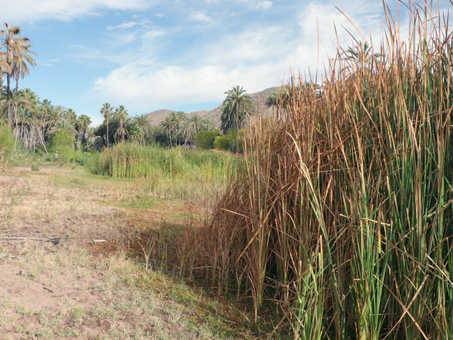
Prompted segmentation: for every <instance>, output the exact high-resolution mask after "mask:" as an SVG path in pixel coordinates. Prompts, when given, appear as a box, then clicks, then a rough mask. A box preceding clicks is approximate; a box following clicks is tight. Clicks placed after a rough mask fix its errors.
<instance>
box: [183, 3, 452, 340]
mask: <svg viewBox="0 0 453 340" xmlns="http://www.w3.org/2000/svg"><path fill="white" fill-rule="evenodd" d="M408 6H409V7H410V9H411V26H410V38H409V40H408V41H403V39H401V37H400V36H399V33H398V32H399V29H398V25H397V23H395V22H394V21H393V19H392V16H391V14H390V13H389V12H388V11H386V19H387V25H388V27H387V28H388V29H387V32H388V33H387V35H386V39H385V44H384V45H382V46H381V48H380V50H379V51H368V52H367V51H364V50H362V51H361V53H359V54H358V57H356V58H352V57H349V58H346V57H345V53H344V52H343V50H342V49H341V48H339V50H338V51H339V52H338V56H337V58H335V59H333V60H332V64H331V66H330V69H329V70H328V71H327V72H326V75H325V76H324V79H325V80H324V83H323V85H322V89H321V90H319V89H318V88H317V86H315V84H314V82H311V85H310V86H307V85H306V82H305V81H303V80H302V79H293V82H292V83H291V84H290V86H288V87H287V88H288V89H289V90H288V91H290V93H289V94H290V96H289V97H290V101H289V103H288V101H286V104H285V106H283V107H280V108H279V110H278V112H279V115H280V117H275V118H274V119H270V118H261V119H258V120H257V121H256V124H254V125H252V126H250V128H249V129H250V131H249V135H250V136H252V137H251V138H250V140H246V141H245V144H244V164H243V167H241V168H240V169H241V171H239V172H238V174H237V176H236V178H235V180H234V181H233V182H232V183H231V185H230V187H229V188H228V190H227V192H226V194H225V195H224V196H223V197H222V199H221V200H220V201H219V203H218V207H217V209H216V210H215V213H214V215H213V218H212V223H211V224H210V225H208V226H207V227H206V228H204V229H203V230H202V231H201V232H199V233H197V234H196V235H195V236H194V235H192V236H190V237H187V239H188V240H187V241H188V243H187V244H188V245H189V247H190V248H191V249H192V260H191V261H190V263H191V266H190V271H191V273H192V272H193V271H196V272H197V273H198V274H201V275H203V276H204V277H205V278H206V279H207V281H208V282H209V283H210V285H211V286H212V287H213V288H215V289H217V290H218V291H219V292H236V293H237V294H238V295H240V296H245V297H249V298H251V299H252V300H253V304H254V309H255V315H256V316H257V317H258V316H259V313H260V311H261V310H265V309H266V307H268V306H269V305H271V306H274V307H273V308H274V310H275V309H277V310H278V318H279V319H278V321H279V322H278V323H277V324H278V326H277V327H276V328H277V329H276V332H280V331H283V332H286V334H290V336H291V337H293V338H297V339H337V340H340V339H361V340H364V339H408V340H411V339H451V338H453V283H452V280H453V254H452V247H453V246H452V236H453V213H452V211H453V209H452V202H453V193H452V183H453V172H452V169H453V157H452V146H453V139H452V136H451V129H452V123H451V116H452V111H453V107H452V100H453V94H452V90H453V88H452V86H453V85H452V80H453V79H452V75H453V74H452V72H453V67H452V34H451V33H450V31H449V29H448V17H447V16H443V15H442V13H436V10H434V11H432V12H431V11H430V9H429V8H427V6H426V5H424V4H422V5H418V4H408ZM430 13H431V14H430ZM359 46H360V45H359ZM359 51H360V49H359ZM365 52H367V53H365ZM376 52H379V55H377V53H376ZM186 263H187V260H186ZM197 268H198V270H197ZM280 334H282V333H280Z"/></svg>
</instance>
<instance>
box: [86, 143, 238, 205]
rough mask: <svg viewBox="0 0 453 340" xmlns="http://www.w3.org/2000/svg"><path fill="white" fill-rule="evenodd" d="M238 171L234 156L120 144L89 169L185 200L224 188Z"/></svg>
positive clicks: (207, 151) (104, 153)
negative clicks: (146, 184) (139, 181)
mask: <svg viewBox="0 0 453 340" xmlns="http://www.w3.org/2000/svg"><path fill="white" fill-rule="evenodd" d="M235 169H236V157H235V156H234V155H232V154H227V153H222V152H213V151H210V150H189V151H184V150H183V149H182V148H181V147H177V148H173V149H163V148H159V147H155V146H145V145H140V144H138V143H119V144H117V145H115V146H114V147H112V148H110V149H109V150H104V151H103V152H102V153H101V154H100V156H99V157H98V158H97V159H96V164H95V165H94V166H91V167H90V170H91V171H92V172H94V173H95V174H99V175H105V176H110V177H114V178H135V179H143V180H147V181H148V182H149V183H150V184H152V186H153V187H154V189H155V190H157V191H166V190H167V189H168V190H170V189H171V191H175V190H176V191H178V192H179V193H178V195H182V196H184V197H189V196H191V193H190V192H189V191H191V190H196V191H197V193H196V195H195V196H197V195H199V194H200V193H199V192H198V191H200V190H201V189H200V187H203V188H204V189H208V188H210V187H214V189H223V188H224V187H225V186H226V183H227V182H228V180H229V177H230V175H229V174H230V173H231V171H234V170H235ZM197 188H198V189H197ZM205 191H206V190H205Z"/></svg>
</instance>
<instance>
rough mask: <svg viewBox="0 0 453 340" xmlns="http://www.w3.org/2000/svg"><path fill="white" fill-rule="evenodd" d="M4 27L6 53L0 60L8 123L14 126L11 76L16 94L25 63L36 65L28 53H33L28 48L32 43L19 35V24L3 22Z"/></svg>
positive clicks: (25, 71)
mask: <svg viewBox="0 0 453 340" xmlns="http://www.w3.org/2000/svg"><path fill="white" fill-rule="evenodd" d="M4 26H5V28H4V29H3V30H1V31H0V33H1V35H2V38H3V43H2V46H3V47H5V48H6V52H5V53H6V55H5V56H4V58H5V59H4V60H3V62H2V64H3V66H4V67H3V69H4V71H5V73H6V84H7V85H6V86H7V100H8V125H9V126H10V127H11V128H12V127H13V126H14V118H15V113H14V112H13V108H12V101H13V100H14V98H13V95H12V92H11V78H14V79H15V80H16V93H15V96H17V94H18V92H19V91H18V89H19V79H20V78H23V77H25V76H26V75H28V74H29V68H28V66H27V64H29V65H31V66H32V67H34V66H35V65H36V63H35V61H34V59H33V58H32V57H31V56H30V54H34V52H33V51H31V50H30V47H32V45H31V44H30V43H29V41H30V40H29V39H28V38H21V37H19V35H20V33H21V30H20V28H19V26H9V25H8V24H7V23H5V24H4Z"/></svg>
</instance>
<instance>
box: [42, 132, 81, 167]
mask: <svg viewBox="0 0 453 340" xmlns="http://www.w3.org/2000/svg"><path fill="white" fill-rule="evenodd" d="M73 148H74V136H72V135H71V134H70V133H68V132H67V131H64V130H62V131H59V132H57V133H56V134H55V135H54V136H53V137H52V141H51V143H50V145H49V148H48V151H49V156H48V160H53V157H54V153H55V152H56V151H58V161H59V163H67V162H73V161H75V160H76V156H77V153H76V152H75V151H74V150H73Z"/></svg>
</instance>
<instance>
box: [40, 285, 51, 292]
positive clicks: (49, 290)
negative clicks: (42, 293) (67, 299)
mask: <svg viewBox="0 0 453 340" xmlns="http://www.w3.org/2000/svg"><path fill="white" fill-rule="evenodd" d="M42 288H44V289H45V290H47V291H48V292H51V293H53V290H51V289H49V288H47V287H44V286H43V287H42Z"/></svg>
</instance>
